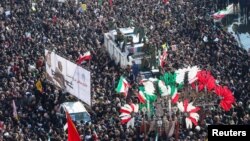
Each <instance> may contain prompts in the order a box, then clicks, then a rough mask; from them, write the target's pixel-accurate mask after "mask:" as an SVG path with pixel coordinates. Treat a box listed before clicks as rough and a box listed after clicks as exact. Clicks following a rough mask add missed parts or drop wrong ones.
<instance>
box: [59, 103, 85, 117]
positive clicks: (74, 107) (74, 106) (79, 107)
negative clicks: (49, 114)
mask: <svg viewBox="0 0 250 141" xmlns="http://www.w3.org/2000/svg"><path fill="white" fill-rule="evenodd" d="M61 105H62V106H63V107H64V108H65V109H66V110H67V111H68V113H70V114H71V113H81V112H87V110H86V108H85V107H84V105H83V104H82V103H81V102H79V101H77V102H64V103H62V104H61Z"/></svg>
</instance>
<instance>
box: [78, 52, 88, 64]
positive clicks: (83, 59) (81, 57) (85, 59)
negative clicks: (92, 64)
mask: <svg viewBox="0 0 250 141" xmlns="http://www.w3.org/2000/svg"><path fill="white" fill-rule="evenodd" d="M90 59H91V53H90V51H87V52H85V53H84V54H83V55H81V56H80V57H79V58H78V59H77V60H76V64H77V65H80V64H82V63H83V62H84V61H88V60H90Z"/></svg>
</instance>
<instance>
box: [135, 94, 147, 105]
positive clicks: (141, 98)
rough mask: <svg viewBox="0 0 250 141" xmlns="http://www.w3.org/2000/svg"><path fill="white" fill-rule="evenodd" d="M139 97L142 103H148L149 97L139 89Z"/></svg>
mask: <svg viewBox="0 0 250 141" xmlns="http://www.w3.org/2000/svg"><path fill="white" fill-rule="evenodd" d="M137 97H138V99H139V101H140V103H144V104H145V103H146V100H147V99H146V97H145V95H144V93H143V92H142V91H139V93H138V94H137Z"/></svg>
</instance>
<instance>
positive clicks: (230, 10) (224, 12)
mask: <svg viewBox="0 0 250 141" xmlns="http://www.w3.org/2000/svg"><path fill="white" fill-rule="evenodd" d="M233 12H234V10H233V4H231V5H229V6H227V8H226V9H223V10H220V11H218V12H216V13H214V14H213V18H214V19H216V20H220V19H222V18H224V17H225V16H226V15H229V14H233Z"/></svg>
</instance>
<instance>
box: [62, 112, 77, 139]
mask: <svg viewBox="0 0 250 141" xmlns="http://www.w3.org/2000/svg"><path fill="white" fill-rule="evenodd" d="M66 117H67V123H68V141H81V138H80V136H79V134H78V132H77V129H76V127H75V125H74V123H73V121H72V119H71V117H70V115H69V113H68V112H66Z"/></svg>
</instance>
